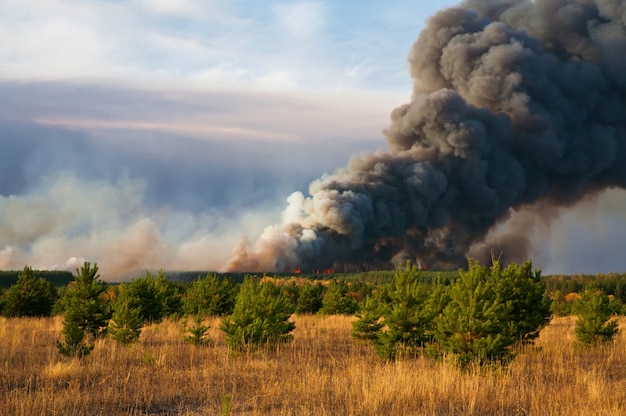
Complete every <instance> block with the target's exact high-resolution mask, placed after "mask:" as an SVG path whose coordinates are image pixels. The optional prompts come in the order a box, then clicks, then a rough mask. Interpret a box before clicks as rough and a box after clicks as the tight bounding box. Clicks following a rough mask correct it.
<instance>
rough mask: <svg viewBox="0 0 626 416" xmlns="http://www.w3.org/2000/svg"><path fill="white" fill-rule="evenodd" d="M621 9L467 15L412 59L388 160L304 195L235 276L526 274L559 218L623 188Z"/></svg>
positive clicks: (425, 38)
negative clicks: (520, 266) (481, 270)
mask: <svg viewBox="0 0 626 416" xmlns="http://www.w3.org/2000/svg"><path fill="white" fill-rule="evenodd" d="M625 26H626V5H624V4H623V2H616V1H610V0H595V1H593V0H535V1H530V0H492V1H483V0H481V1H478V0H469V1H466V2H464V3H462V4H461V5H460V6H458V7H455V8H450V9H446V10H443V11H441V12H439V13H438V14H436V15H435V16H433V17H432V18H431V19H430V20H429V21H428V23H427V26H426V28H425V29H424V31H423V32H422V33H421V34H420V36H419V38H418V40H417V42H416V43H415V44H414V46H413V48H412V50H411V52H410V56H409V63H410V70H411V75H412V77H413V79H414V91H413V95H412V99H411V102H409V103H408V104H405V105H402V106H401V107H399V108H397V109H395V110H394V111H393V112H392V114H391V124H390V126H389V127H388V128H387V129H386V130H385V131H384V135H385V136H386V139H387V142H388V148H387V150H385V151H379V152H374V153H364V154H361V155H358V156H355V157H353V158H352V159H351V161H350V163H349V164H348V166H347V167H345V168H342V169H339V170H338V171H336V172H335V173H334V174H332V175H328V176H324V177H322V178H321V179H319V180H316V181H314V182H313V183H312V184H311V185H310V188H309V194H310V195H309V196H306V197H305V196H304V195H303V194H301V193H294V194H292V195H291V196H290V197H289V198H288V206H287V208H286V209H285V211H284V214H283V222H282V224H281V225H275V226H271V227H268V228H266V229H265V232H264V233H263V234H262V235H261V237H260V238H259V240H258V241H256V242H255V243H254V244H252V243H250V242H247V241H244V242H242V244H240V246H238V247H237V249H236V252H235V254H234V256H233V258H232V259H231V260H230V261H229V262H228V263H227V264H226V265H225V266H224V269H226V270H245V271H255V270H293V269H296V268H302V269H303V270H306V269H308V270H315V269H326V268H330V267H334V268H335V269H337V270H350V269H368V268H381V267H390V266H392V265H395V264H397V263H399V262H402V261H404V260H406V259H412V260H414V261H419V262H422V263H425V264H427V265H429V266H431V267H437V268H447V267H459V266H462V265H464V263H465V261H466V257H467V256H474V257H479V258H483V257H485V256H488V253H489V252H490V251H491V250H493V251H495V252H497V253H499V252H501V253H503V256H504V260H505V261H520V260H523V259H524V258H526V257H527V256H528V255H529V253H530V250H531V248H532V244H531V242H532V238H531V237H532V235H534V233H537V232H539V233H542V232H545V230H546V229H547V228H548V227H549V225H550V224H551V222H552V221H553V220H554V219H555V218H557V217H558V216H559V214H560V213H561V212H563V210H565V209H567V208H568V207H571V206H573V205H575V204H577V203H579V202H580V201H583V200H586V199H588V198H593V197H596V196H597V195H598V194H599V193H600V192H602V191H604V190H607V189H611V188H621V189H623V188H624V187H625V186H626V122H625V121H624V120H626V117H625V116H626V55H625V54H624V53H623V51H624V50H626V28H625Z"/></svg>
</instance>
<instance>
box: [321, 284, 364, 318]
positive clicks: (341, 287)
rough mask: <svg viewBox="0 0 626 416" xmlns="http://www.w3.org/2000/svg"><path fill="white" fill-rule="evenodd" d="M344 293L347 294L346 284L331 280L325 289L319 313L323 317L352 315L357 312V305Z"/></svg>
mask: <svg viewBox="0 0 626 416" xmlns="http://www.w3.org/2000/svg"><path fill="white" fill-rule="evenodd" d="M346 293H348V286H347V285H346V283H345V282H338V281H337V280H333V281H332V283H331V284H330V285H329V286H328V289H326V293H325V294H324V300H323V301H322V308H321V309H320V310H319V313H321V314H323V315H353V314H354V313H355V312H356V311H358V310H359V303H358V302H357V301H356V300H355V299H354V298H352V297H349V296H346Z"/></svg>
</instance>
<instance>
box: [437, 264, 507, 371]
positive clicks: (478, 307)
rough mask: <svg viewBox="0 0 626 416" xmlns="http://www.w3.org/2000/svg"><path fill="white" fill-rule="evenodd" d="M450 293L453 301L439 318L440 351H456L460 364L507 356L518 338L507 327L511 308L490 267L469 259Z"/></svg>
mask: <svg viewBox="0 0 626 416" xmlns="http://www.w3.org/2000/svg"><path fill="white" fill-rule="evenodd" d="M449 295H450V303H448V305H447V306H446V307H445V309H444V310H443V314H442V316H441V317H440V318H439V319H438V320H437V330H436V334H435V338H436V340H437V343H438V347H439V348H440V349H441V351H442V352H444V353H451V354H453V355H454V356H455V357H456V362H457V364H459V365H460V366H461V367H465V366H467V365H468V364H470V363H472V362H476V363H479V364H483V363H487V362H493V361H501V360H506V359H508V358H509V347H510V346H511V345H512V344H513V343H514V342H515V337H514V336H513V335H511V334H510V333H509V331H507V330H506V321H507V319H508V310H507V307H506V305H505V304H503V303H501V302H499V299H498V297H497V293H496V290H495V287H494V282H493V280H492V279H490V273H489V269H488V268H487V267H484V266H481V265H480V264H479V263H478V262H476V261H474V260H470V261H469V267H468V271H467V272H464V271H459V278H458V279H457V281H456V282H455V283H454V284H453V285H452V286H451V288H450V291H449Z"/></svg>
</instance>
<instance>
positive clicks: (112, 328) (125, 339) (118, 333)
mask: <svg viewBox="0 0 626 416" xmlns="http://www.w3.org/2000/svg"><path fill="white" fill-rule="evenodd" d="M142 328H143V320H142V319H141V317H140V315H139V309H138V308H135V307H132V305H131V304H130V300H129V298H128V296H127V295H125V294H124V293H123V292H121V293H120V296H118V298H117V300H116V301H115V305H114V307H113V316H112V317H111V322H110V323H109V330H108V332H109V335H110V336H111V338H113V339H114V340H116V341H117V342H121V343H122V344H124V345H126V344H129V343H131V342H135V341H138V340H139V336H140V335H141V329H142Z"/></svg>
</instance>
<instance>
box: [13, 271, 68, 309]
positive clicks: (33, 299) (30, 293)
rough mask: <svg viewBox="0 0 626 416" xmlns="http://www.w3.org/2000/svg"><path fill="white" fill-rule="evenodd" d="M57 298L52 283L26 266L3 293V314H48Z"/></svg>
mask: <svg viewBox="0 0 626 416" xmlns="http://www.w3.org/2000/svg"><path fill="white" fill-rule="evenodd" d="M56 298H57V292H56V289H55V288H54V286H52V283H50V282H48V281H47V280H45V279H44V278H42V277H40V276H39V274H38V272H36V271H34V270H33V269H31V268H30V267H28V266H25V267H24V270H22V272H21V273H20V274H19V275H18V277H17V282H16V283H15V284H14V285H13V286H11V287H9V289H8V290H7V291H6V293H5V294H4V301H3V303H4V305H3V306H4V307H3V310H2V312H3V314H4V315H6V316H9V317H20V316H50V314H51V312H52V307H53V305H54V303H55V300H56Z"/></svg>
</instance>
